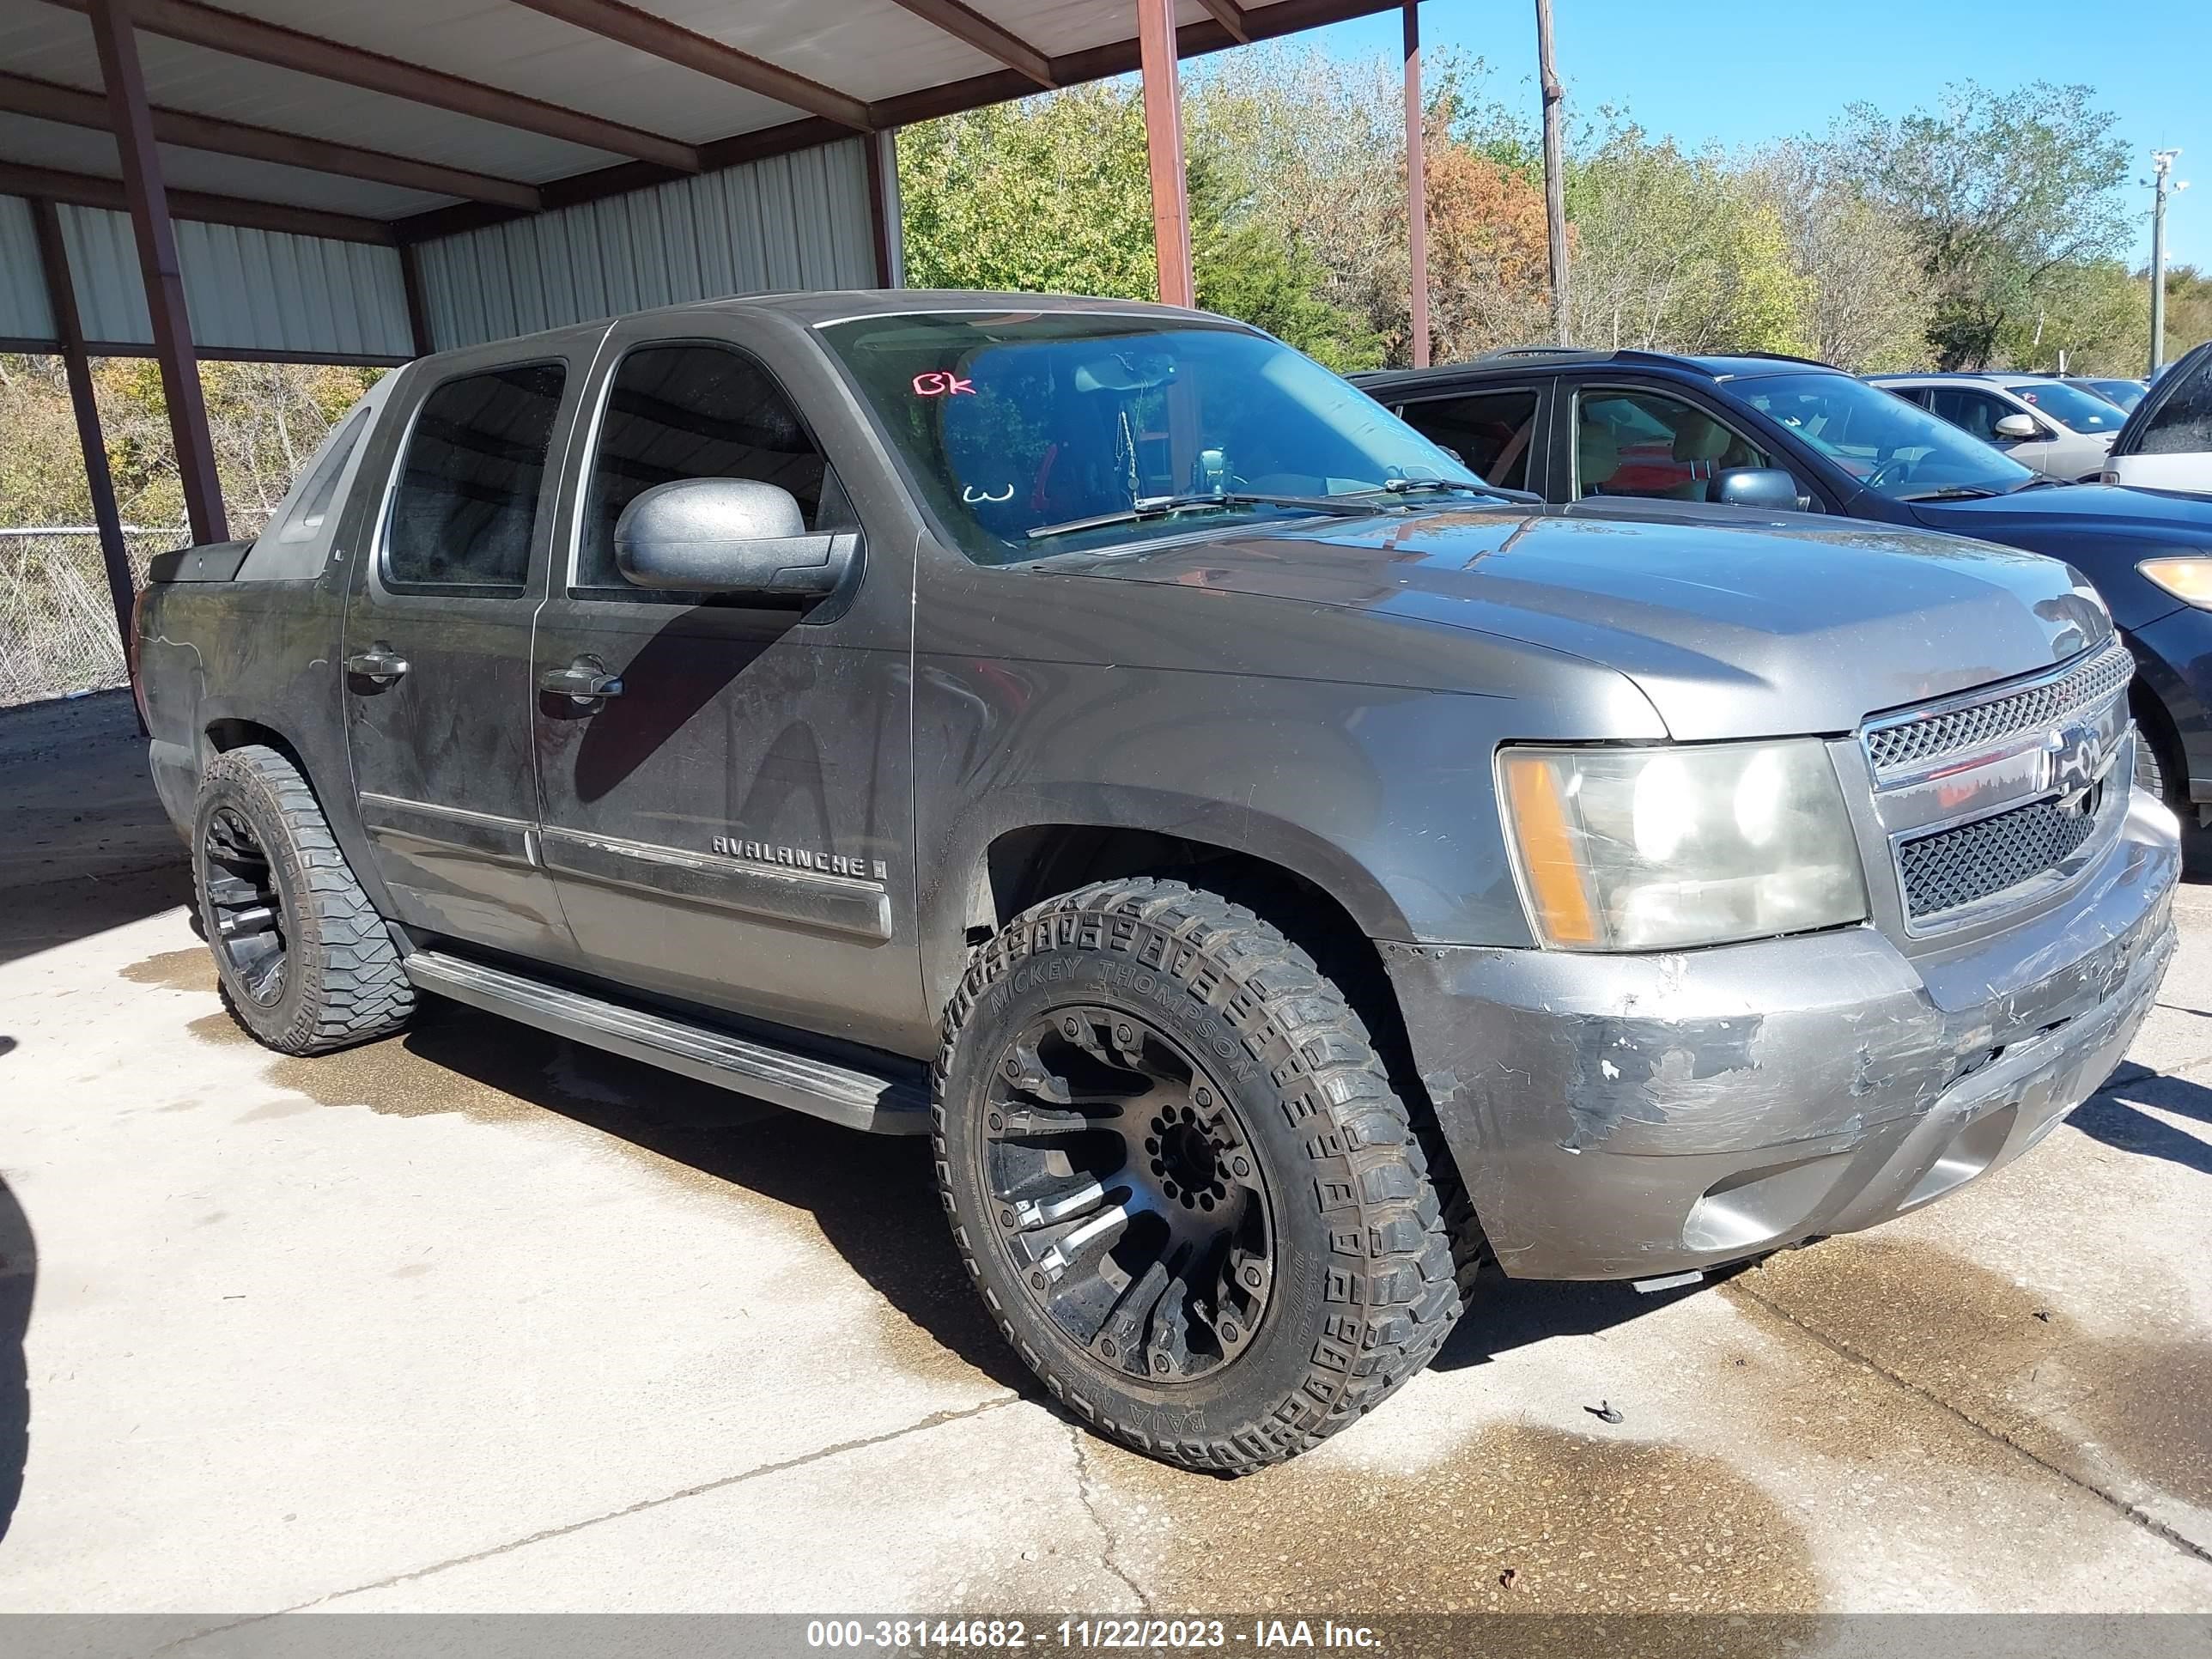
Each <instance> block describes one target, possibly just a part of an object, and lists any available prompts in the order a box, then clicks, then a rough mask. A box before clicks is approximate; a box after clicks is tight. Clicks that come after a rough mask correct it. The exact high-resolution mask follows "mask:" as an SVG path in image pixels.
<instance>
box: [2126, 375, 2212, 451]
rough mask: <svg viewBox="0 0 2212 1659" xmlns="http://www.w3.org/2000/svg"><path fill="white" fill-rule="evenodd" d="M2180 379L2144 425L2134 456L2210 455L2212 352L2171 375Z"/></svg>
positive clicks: (2211, 433) (2135, 446) (2211, 440)
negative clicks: (2206, 453) (2175, 375)
mask: <svg viewBox="0 0 2212 1659" xmlns="http://www.w3.org/2000/svg"><path fill="white" fill-rule="evenodd" d="M2172 372H2173V373H2174V374H2179V375H2181V376H2183V377H2185V378H2183V379H2182V380H2180V381H2179V382H2178V383H2177V384H2176V385H2175V386H2173V387H2172V390H2170V391H2168V392H2166V395H2165V397H2164V398H2161V399H2160V402H2159V405H2158V407H2157V408H2156V409H2154V410H2152V411H2151V413H2150V416H2149V417H2148V419H2147V420H2145V421H2144V422H2143V426H2142V438H2141V439H2140V440H2139V441H2137V442H2136V444H2135V445H2134V449H2135V452H2136V453H2137V454H2138V455H2194V454H2201V453H2205V452H2207V451H2212V352H2205V353H2203V354H2202V355H2201V356H2198V357H2197V360H2196V362H2191V363H2185V364H2184V365H2183V366H2182V367H2180V368H2177V369H2175V370H2173V371H2172Z"/></svg>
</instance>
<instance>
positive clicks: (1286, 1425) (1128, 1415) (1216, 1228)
mask: <svg viewBox="0 0 2212 1659" xmlns="http://www.w3.org/2000/svg"><path fill="white" fill-rule="evenodd" d="M934 1129H935V1146H936V1155H937V1172H938V1179H939V1184H940V1186H941V1188H942V1189H943V1194H944V1198H945V1207H946V1209H947V1211H948V1212H950V1213H951V1218H952V1226H953V1233H954V1237H955V1240H956V1242H957V1244H958V1246H959V1249H960V1252H961V1255H962V1257H963V1260H964V1261H966V1262H967V1264H968V1267H969V1272H970V1273H973V1274H974V1276H975V1280H976V1283H977V1285H978V1286H979V1288H980V1289H981V1291H982V1294H983V1297H984V1299H985V1301H986V1302H987V1303H988V1304H989V1305H990V1308H991V1310H992V1313H993V1314H994V1316H995V1317H996V1318H997V1320H998V1322H999V1325H1000V1328H1001V1329H1002V1330H1003V1331H1004V1332H1005V1334H1006V1337H1007V1339H1008V1340H1010V1341H1011V1342H1012V1344H1013V1345H1014V1347H1015V1349H1016V1350H1017V1351H1018V1352H1019V1353H1020V1354H1021V1356H1022V1357H1023V1358H1024V1359H1025V1360H1026V1361H1027V1362H1028V1363H1029V1364H1030V1367H1031V1368H1032V1369H1033V1370H1036V1373H1037V1375H1038V1376H1040V1377H1041V1378H1042V1379H1043V1381H1044V1383H1045V1384H1046V1386H1047V1387H1048V1388H1049V1389H1051V1390H1052V1392H1053V1394H1054V1396H1055V1397H1057V1398H1058V1399H1060V1400H1061V1401H1064V1402H1066V1404H1067V1405H1068V1406H1069V1407H1072V1408H1073V1410H1075V1411H1077V1412H1079V1413H1081V1414H1082V1415H1083V1416H1084V1417H1085V1418H1086V1419H1089V1420H1090V1421H1091V1423H1093V1424H1094V1425H1096V1426H1097V1427H1098V1428H1099V1429H1100V1430H1102V1431H1103V1432H1105V1433H1107V1434H1109V1435H1111V1436H1113V1437H1115V1438H1116V1439H1118V1440H1121V1441H1123V1442H1125V1443H1128V1444H1130V1445H1132V1446H1134V1447H1136V1448H1137V1449H1139V1450H1141V1451H1145V1452H1148V1453H1150V1454H1151V1455H1153V1456H1156V1457H1159V1458H1162V1459H1164V1460H1166V1461H1168V1462H1174V1463H1179V1464H1182V1465H1183V1466H1184V1467H1186V1468H1197V1469H1208V1470H1215V1471H1223V1472H1229V1473H1241V1472H1243V1471H1246V1470H1249V1469H1253V1468H1259V1467H1261V1466H1262V1465H1264V1464H1267V1463H1271V1462H1279V1461H1280V1460H1281V1459H1283V1458H1285V1457H1289V1456H1291V1455H1294V1454H1296V1453H1297V1452H1300V1451H1303V1450H1304V1449H1306V1448H1308V1447H1309V1446H1311V1445H1313V1444H1315V1443H1317V1442H1318V1441H1320V1440H1322V1439H1323V1438H1325V1437H1327V1436H1328V1435H1330V1434H1333V1433H1334V1432H1335V1431H1337V1430H1338V1429H1340V1428H1342V1427H1343V1426H1344V1425H1346V1423H1349V1422H1350V1421H1352V1419H1354V1418H1356V1417H1358V1416H1359V1415H1360V1414H1361V1413H1364V1412H1365V1411H1367V1410H1369V1409H1370V1408H1371V1407H1374V1406H1376V1405H1377V1404H1379V1403H1380V1402H1381V1401H1383V1399H1385V1398H1386V1397H1387V1396H1388V1395H1389V1394H1390V1393H1391V1392H1392V1391H1393V1390H1394V1389H1396V1388H1397V1387H1398V1385H1399V1384H1400V1383H1403V1382H1404V1381H1405V1380H1406V1379H1407V1377H1409V1376H1412V1375H1413V1373H1414V1372H1416V1371H1418V1370H1420V1369H1421V1367H1422V1366H1423V1365H1425V1364H1427V1363H1428V1360H1429V1358H1430V1357H1431V1355H1432V1354H1433V1353H1434V1352H1436V1350H1437V1346H1438V1345H1439V1344H1441V1343H1442V1342H1443V1339H1444V1337H1445V1336H1446V1334H1449V1330H1450V1328H1451V1325H1452V1322H1453V1321H1454V1320H1455V1318H1456V1317H1457V1316H1458V1313H1459V1309H1460V1299H1459V1291H1458V1289H1457V1286H1456V1285H1455V1279H1454V1273H1453V1264H1452V1255H1451V1248H1450V1244H1449V1240H1448V1238H1447V1237H1446V1234H1445V1230H1444V1225H1443V1220H1442V1218H1441V1217H1440V1215H1439V1212H1438V1205H1437V1194H1436V1192H1435V1190H1434V1188H1432V1186H1431V1182H1430V1180H1429V1176H1428V1166H1427V1162H1426V1160H1425V1158H1424V1156H1423V1154H1422V1151H1421V1148H1420V1146H1419V1142H1418V1141H1417V1139H1415V1137H1414V1133H1413V1129H1412V1127H1411V1125H1410V1124H1409V1122H1408V1121H1407V1112H1406V1108H1405V1106H1404V1105H1403V1103H1401V1101H1400V1100H1399V1098H1398V1097H1397V1096H1396V1094H1395V1093H1394V1092H1393V1091H1392V1090H1391V1087H1390V1085H1389V1079H1387V1078H1386V1076H1385V1075H1384V1073H1383V1066H1382V1063H1381V1061H1380V1060H1378V1059H1377V1057H1376V1054H1375V1051H1374V1048H1373V1045H1372V1043H1371V1042H1370V1039H1369V1036H1368V1034H1367V1031H1366V1030H1365V1028H1364V1026H1363V1025H1362V1024H1360V1021H1359V1018H1358V1015H1356V1014H1355V1013H1354V1012H1352V1009H1351V1007H1350V1006H1349V1005H1348V1004H1347V1003H1346V1001H1345V999H1344V997H1343V995H1342V994H1340V992H1339V991H1338V990H1337V988H1336V987H1335V986H1334V985H1333V984H1332V983H1330V982H1329V981H1328V980H1327V979H1326V978H1324V977H1323V976H1322V975H1321V973H1320V972H1319V971H1318V970H1317V969H1316V968H1315V967H1314V964H1313V963H1312V960H1311V959H1310V957H1307V956H1306V955H1305V953H1304V951H1300V950H1298V949H1297V947H1296V946H1294V945H1291V943H1290V942H1289V941H1288V940H1287V939H1285V938H1284V937H1283V935H1282V934H1281V933H1279V932H1278V931H1277V930H1276V929H1275V928H1273V927H1271V926H1269V925H1268V924H1267V922H1265V921H1261V920H1260V919H1259V918H1258V917H1257V916H1255V915H1253V914H1252V912H1250V911H1249V910H1246V909H1244V908H1241V907H1239V906H1237V905H1233V904H1231V903H1230V902H1228V901H1226V900H1225V899H1222V898H1219V897H1217V896H1214V895H1212V894H1210V893H1205V892H1200V891H1198V890H1194V889H1192V888H1190V887H1187V886H1185V885H1183V884H1181V883H1178V882H1167V881H1153V880H1149V879H1130V880H1122V881H1114V882H1107V883H1103V884H1098V885H1096V886H1092V887H1088V888H1085V889H1083V890H1080V891H1078V892H1075V893H1071V894H1067V895H1066V896H1062V897H1060V898H1056V899H1054V900H1051V901H1049V902H1047V903H1045V904H1042V905H1040V906H1039V907H1037V908H1035V909H1033V910H1030V911H1029V912H1028V913H1026V914H1025V915H1022V916H1020V917H1018V918H1017V919H1016V920H1015V921H1013V922H1012V923H1011V924H1010V925H1009V926H1008V927H1006V929H1005V930H1004V931H1003V932H1001V933H1000V934H999V935H998V936H997V937H996V938H995V939H993V940H992V941H991V942H990V943H989V944H988V945H986V946H984V947H983V949H982V950H981V951H980V952H979V953H978V955H977V957H976V959H975V962H974V963H973V964H972V965H971V967H970V968H969V972H968V974H967V975H966V977H965V979H964V980H963V982H962V985H961V988H960V990H959V992H958V994H957V995H956V996H955V997H954V998H953V1000H952V1004H951V1008H950V1009H949V1010H948V1012H947V1016H946V1021H945V1042H944V1048H943V1052H942V1054H941V1057H940V1060H939V1067H938V1073H937V1098H936V1103H935V1112H934Z"/></svg>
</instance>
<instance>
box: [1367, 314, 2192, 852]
mask: <svg viewBox="0 0 2212 1659" xmlns="http://www.w3.org/2000/svg"><path fill="white" fill-rule="evenodd" d="M1355 378H1356V379H1357V380H1358V383H1359V384H1360V385H1361V386H1364V387H1365V388H1366V390H1367V391H1368V392H1370V393H1372V394H1373V395H1374V396H1375V397H1376V398H1380V399H1381V400H1382V401H1383V403H1385V404H1388V405H1389V407H1390V408H1391V409H1393V410H1395V411H1396V412H1398V413H1399V414H1400V415H1401V416H1404V417H1405V418H1406V420H1407V421H1408V422H1411V423H1412V424H1413V426H1414V427H1416V428H1419V430H1420V431H1422V432H1424V433H1426V434H1427V435H1429V436H1430V437H1431V438H1433V439H1435V440H1436V441H1437V442H1439V443H1442V444H1444V445H1446V446H1448V447H1450V448H1451V449H1452V450H1453V451H1455V453H1458V454H1459V455H1460V456H1462V458H1463V459H1464V460H1465V462H1466V464H1467V465H1468V466H1470V467H1472V468H1474V470H1475V471H1477V472H1480V474H1481V475H1482V476H1483V477H1485V478H1486V479H1488V480H1489V481H1490V482H1491V483H1496V484H1502V485H1506V486H1509V487H1511V488H1516V489H1531V490H1534V491H1537V492H1538V493H1540V494H1541V495H1543V496H1544V498H1545V499H1546V500H1547V501H1558V502H1573V501H1588V500H1589V498H1590V497H1592V496H1598V497H1608V498H1609V497H1613V496H1635V497H1642V498H1644V504H1645V505H1647V506H1648V505H1649V502H1650V500H1651V499H1653V498H1657V499H1660V500H1674V501H1704V502H1721V503H1731V504H1734V505H1735V506H1736V507H1738V508H1739V509H1741V508H1756V509H1758V510H1759V511H1761V512H1764V513H1768V514H1770V515H1773V516H1779V515H1780V514H1781V513H1790V515H1792V516H1793V517H1794V515H1795V514H1796V513H1800V512H1811V513H1840V514H1843V515H1844V516H1846V517H1850V518H1854V519H1865V520H1875V521H1877V522H1880V523H1883V524H1889V525H1898V526H1915V527H1917V528H1922V529H1929V530H1942V531H1948V532H1952V533H1953V534H1955V535H1961V536H1972V537H1978V538H1980V539H1982V540H1984V541H1990V542H2001V543H2003V544H2006V545H2008V546H2011V547H2019V548H2026V549H2027V550H2030V551H2033V552H2037V553H2047V554H2050V555H2051V556H2054V557H2057V558H2062V559H2064V560H2066V561H2067V562H2069V563H2070V564H2072V565H2073V566H2074V567H2075V569H2077V570H2079V571H2080V572H2081V573H2082V574H2084V575H2086V576H2087V578H2088V579H2089V580H2090V582H2091V583H2092V584H2093V585H2094V586H2095V587H2096V590H2097V592H2099V593H2100V595H2102V597H2103V599H2104V600H2105V603H2106V605H2109V606H2110V607H2111V609H2112V616H2113V619H2114V621H2115V622H2116V623H2118V626H2119V628H2120V631H2121V635H2122V637H2123V638H2124V639H2125V640H2126V641H2127V642H2128V646H2129V647H2130V649H2131V650H2132V651H2133V652H2134V653H2135V656H2136V670H2137V671H2136V684H2135V687H2134V690H2133V693H2132V696H2133V700H2134V706H2135V711H2136V720H2137V721H2138V722H2139V723H2140V724H2141V726H2142V730H2143V732H2144V733H2145V735H2146V739H2147V740H2146V741H2145V742H2143V743H2142V744H2138V745H2137V746H2136V754H2137V756H2138V759H2139V766H2138V772H2137V779H2138V781H2140V782H2141V783H2142V784H2143V785H2144V786H2145V787H2148V788H2151V789H2153V790H2154V791H2156V792H2158V793H2160V794H2162V795H2163V796H2165V798H2166V801H2167V804H2168V805H2172V806H2173V807H2174V808H2175V809H2176V810H2177V811H2179V810H2180V809H2181V808H2183V807H2185V806H2190V805H2194V806H2196V807H2197V816H2198V817H2201V818H2202V817H2212V713H2208V710H2212V503H2203V502H2198V501H2192V500H2191V499H2189V498H2187V497H2185V496H2182V495H2160V494H2153V493H2151V492H2149V491H2147V490H2142V489H2107V488H2105V487H2102V486H2100V485H2097V484H2073V485H2069V486H2066V487H2064V488H2060V487H2057V485H2056V484H2055V483H2053V481H2052V480H2051V479H2050V478H2048V477H2044V476H2043V475H2041V474H2039V473H2038V472H2035V471H2031V470H2030V469H2029V468H2027V467H2026V466H2023V465H2021V464H2020V463H2019V462H2018V461H2017V460H2015V459H2013V458H2012V457H2011V456H2010V455H2008V454H2005V453H2001V452H2000V451H1998V450H1997V449H1995V448H1993V447H1990V445H1988V444H1985V443H1983V442H1981V441H1978V440H1977V439H1975V438H1973V437H1971V436H1969V435H1967V434H1966V433H1965V432H1963V431H1961V430H1960V428H1958V427H1956V426H1954V425H1952V424H1950V423H1948V422H1944V421H1941V420H1938V419H1936V417H1935V416H1933V415H1930V414H1929V413H1928V412H1927V411H1926V410H1923V409H1920V408H1917V407H1916V406H1915V405H1914V404H1912V403H1911V402H1908V401H1906V400H1905V399H1904V398H1898V397H1894V396H1893V395H1891V394H1890V393H1889V392H1881V391H1877V390H1875V387H1874V386H1869V384H1867V382H1865V381H1863V380H1857V379H1855V378H1854V377H1852V376H1851V375H1849V374H1844V373H1843V372H1842V371H1841V370H1840V369H1837V368H1830V367H1829V366H1828V365H1826V364H1825V363H1815V362H1806V361H1804V360H1802V359H1800V358H1793V357H1777V356H1737V357H1687V356H1673V355H1670V354H1668V353H1663V352H1650V351H1617V352H1595V351H1572V350H1568V349H1564V348H1559V347H1541V348H1535V349H1529V350H1524V351H1516V352H1501V353H1498V354H1496V355H1495V356H1491V357H1487V358H1484V359H1481V360H1480V361H1478V362H1474V363H1471V364H1467V365H1464V366H1459V367H1454V368H1434V369H1416V370H1402V369H1401V370H1392V371H1384V372H1382V373H1379V374H1364V375H1359V376H1357V377H1355ZM2208 379H2212V376H2207V374H2205V372H2204V370H2203V368H2202V367H2201V362H2200V365H2199V366H2198V367H2197V379H2196V380H2195V381H2194V386H2195V387H2196V391H2195V392H2194V393H2193V395H2194V396H2195V397H2197V398H2200V399H2201V398H2204V397H2205V396H2206V394H2207V392H2209V391H2212V387H2208V386H2207V380H2208ZM2053 384H2056V382H2053ZM2174 386H2175V389H2176V391H2177V392H2187V391H2188V390H2189V387H2188V386H2187V385H2186V384H2185V381H2184V380H2182V379H2181V378H2180V377H2179V374H2178V372H2177V376H2176V378H2175V380H2174ZM2062 389H2063V388H2062ZM2162 389H2163V388H2161V390H2162ZM2076 395H2078V396H2081V397H2085V398H2086V397H2087V395H2088V394H2087V393H2086V392H2083V393H2078V394H2076ZM2194 406H2195V407H2197V408H2198V409H2199V410H2203V408H2204V405H2203V403H2201V402H2200V403H2198V404H2196V405H2194ZM2146 408H2148V404H2146ZM2207 426H2212V422H2206V421H2202V420H2200V422H2199V424H2198V426H2197V428H2196V430H2197V431H2198V432H2199V434H2200V438H2199V442H2200V447H2201V446H2202V442H2203V440H2202V434H2203V431H2204V430H2205V429H2206V428H2207ZM2196 459H2197V461H2198V462H2199V463H2203V462H2205V461H2207V459H2208V458H2207V457H2204V456H2203V455H2201V454H2200V455H2199V456H2197V458H2196ZM2208 474H2212V468H2207V469H2206V470H2205V471H2200V472H2199V473H2198V474H2197V476H2198V477H2200V478H2201V479H2202V478H2206V477H2208ZM2199 487H2200V488H2206V489H2212V483H2202V484H2200V486H2199ZM1617 505H1621V506H1625V505H1626V503H1619V504H1617Z"/></svg>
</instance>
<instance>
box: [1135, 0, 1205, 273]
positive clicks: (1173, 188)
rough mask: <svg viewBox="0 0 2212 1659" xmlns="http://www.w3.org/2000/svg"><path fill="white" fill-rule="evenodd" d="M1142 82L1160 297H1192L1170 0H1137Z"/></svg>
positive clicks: (1187, 198) (1186, 191)
mask: <svg viewBox="0 0 2212 1659" xmlns="http://www.w3.org/2000/svg"><path fill="white" fill-rule="evenodd" d="M1137 45H1138V52H1139V59H1140V65H1141V69H1142V72H1143V76H1144V86H1145V159H1146V163H1147V164H1148V165H1149V167H1150V168H1151V170H1152V245H1153V247H1154V250H1155V251H1156V252H1157V255H1158V260H1159V270H1160V303H1161V304H1162V305H1167V306H1188V305H1193V304H1195V303H1196V301H1197V290H1196V287H1195V285H1194V283H1193V282H1192V280H1191V270H1190V196H1189V187H1188V180H1187V179H1185V178H1184V176H1183V161H1182V88H1181V87H1180V85H1179V84H1178V82H1177V76H1176V30H1175V5H1174V0H1137Z"/></svg>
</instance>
